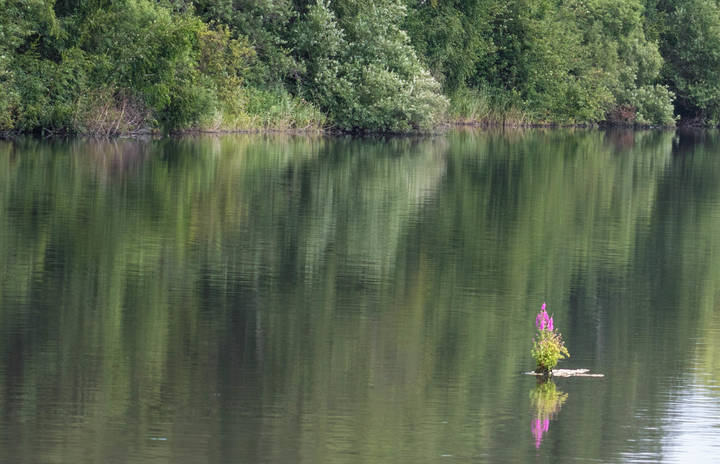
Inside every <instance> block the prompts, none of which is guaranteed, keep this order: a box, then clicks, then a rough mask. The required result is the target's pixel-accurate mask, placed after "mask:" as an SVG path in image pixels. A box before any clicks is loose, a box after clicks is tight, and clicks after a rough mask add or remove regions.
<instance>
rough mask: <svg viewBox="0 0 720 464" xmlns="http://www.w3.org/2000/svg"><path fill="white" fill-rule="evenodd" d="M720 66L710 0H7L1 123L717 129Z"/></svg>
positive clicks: (717, 21) (716, 13) (714, 5)
mask: <svg viewBox="0 0 720 464" xmlns="http://www.w3.org/2000/svg"><path fill="white" fill-rule="evenodd" d="M718 72H720V8H718V2H717V0H687V1H683V2H680V1H678V0H537V1H535V0H534V1H530V0H502V1H501V0H468V1H458V0H449V1H443V2H440V1H437V0H372V1H364V2H363V1H359V0H331V1H330V0H264V1H258V0H219V1H210V0H118V1H112V2H110V1H106V0H0V85H1V86H2V89H3V91H2V93H1V94H0V131H7V130H19V131H41V130H42V131H46V130H50V131H64V132H93V131H94V129H93V128H92V127H91V126H93V125H94V126H95V130H97V131H99V132H103V131H105V129H107V128H112V127H116V128H117V129H115V132H122V131H124V130H125V131H130V130H132V128H135V129H136V130H137V129H142V128H144V129H154V128H163V129H165V130H177V129H183V128H188V127H210V126H212V127H216V126H217V125H218V124H220V125H224V126H229V127H237V126H239V125H243V124H252V123H250V122H249V121H256V122H257V121H265V120H267V118H266V116H267V113H253V111H265V110H260V108H266V109H267V105H266V104H264V103H262V104H258V102H263V101H264V102H271V101H272V102H286V103H288V104H280V105H279V106H278V105H275V104H273V107H274V108H281V107H282V108H284V109H282V110H281V111H286V112H287V114H284V115H280V114H279V113H277V112H276V113H274V114H275V115H276V116H279V118H275V117H273V119H274V120H276V121H280V120H284V121H287V122H288V124H289V126H295V127H297V126H300V125H302V124H303V122H300V121H306V120H307V119H308V115H316V114H318V111H321V112H322V113H324V114H325V115H326V116H327V118H326V119H325V118H324V117H316V116H311V117H310V119H312V120H314V121H320V120H324V121H326V124H328V125H330V126H333V127H336V128H340V129H343V130H349V131H392V132H395V131H410V130H428V129H429V128H431V127H433V126H435V125H436V124H437V123H438V122H441V121H443V119H444V118H445V117H446V114H450V115H451V117H453V118H458V119H464V120H474V119H477V118H480V119H482V120H484V121H488V122H493V121H496V122H501V121H502V122H505V121H506V120H514V121H520V122H535V123H598V122H602V121H608V122H611V123H622V124H644V125H673V124H674V123H675V121H676V119H677V117H676V114H677V115H679V116H682V117H683V118H684V119H685V120H694V121H700V122H713V123H716V122H718V121H720V85H719V84H718V83H717V79H715V76H716V75H717V74H718ZM443 94H444V95H445V96H443ZM90 95H92V96H97V98H90V97H89V96H90ZM446 96H447V97H450V98H449V99H448V98H446ZM256 97H258V98H259V100H258V99H257V98H256ZM448 100H450V101H451V102H452V105H451V106H452V108H451V109H450V111H449V112H446V109H447V107H448ZM289 102H291V103H289ZM218 121H221V123H219V122H218ZM99 128H105V129H102V130H101V129H99ZM120 128H124V129H120ZM106 132H107V131H106ZM110 132H113V130H110Z"/></svg>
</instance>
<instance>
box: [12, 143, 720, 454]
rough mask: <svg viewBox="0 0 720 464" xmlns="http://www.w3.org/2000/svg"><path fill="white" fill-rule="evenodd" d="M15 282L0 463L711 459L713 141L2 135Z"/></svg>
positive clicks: (719, 229) (716, 193) (716, 335)
mask: <svg viewBox="0 0 720 464" xmlns="http://www.w3.org/2000/svg"><path fill="white" fill-rule="evenodd" d="M0 263H2V267H1V268H0V461H2V462H15V463H98V462H103V463H198V462H209V463H294V462H298V463H323V462H327V463H361V462H362V463H376V462H387V463H397V462H403V463H405V462H407V463H423V462H428V463H437V462H439V463H443V462H447V463H453V462H463V463H465V462H480V463H483V462H576V461H589V462H659V461H662V462H713V461H714V460H715V458H716V457H717V456H718V455H720V136H718V134H715V133H672V132H637V133H633V132H610V133H608V132H590V131H575V132H573V131H525V132H510V133H504V134H503V133H492V132H490V133H487V132H457V133H452V134H449V135H447V136H444V137H437V138H430V139H390V140H377V139H369V140H368V139H364V140H358V139H350V138H321V137H286V136H272V137H266V136H227V137H218V138H211V137H208V138H197V139H183V140H154V141H137V140H115V141H110V142H99V141H80V140H76V141H66V142H40V141H34V140H21V141H16V142H14V143H10V142H0ZM543 301H547V302H548V305H549V308H550V311H551V312H552V313H554V314H555V324H556V326H557V327H559V328H560V330H561V331H562V332H563V334H564V335H565V338H566V341H567V345H568V348H569V349H570V352H571V354H572V358H570V359H569V360H566V361H563V362H562V363H561V366H560V367H564V368H589V369H591V370H592V371H593V372H598V373H603V374H605V377H604V378H556V379H555V381H554V383H547V384H541V385H538V384H537V382H536V379H535V378H534V377H531V376H528V375H524V374H523V372H526V371H528V370H531V369H532V368H533V364H532V360H531V358H530V355H529V350H530V346H531V339H532V336H533V333H534V324H533V322H534V315H535V313H536V312H537V310H538V309H539V307H540V304H541V303H542V302H543Z"/></svg>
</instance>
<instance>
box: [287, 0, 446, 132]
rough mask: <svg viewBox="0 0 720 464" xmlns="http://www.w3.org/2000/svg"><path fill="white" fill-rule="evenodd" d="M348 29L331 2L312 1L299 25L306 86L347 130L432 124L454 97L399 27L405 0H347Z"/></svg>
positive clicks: (402, 128)
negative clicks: (442, 89)
mask: <svg viewBox="0 0 720 464" xmlns="http://www.w3.org/2000/svg"><path fill="white" fill-rule="evenodd" d="M345 6H346V8H348V9H351V10H352V11H353V13H352V15H351V16H350V17H347V18H345V21H344V22H343V24H344V25H345V27H344V28H342V27H341V26H340V25H339V23H338V21H337V19H336V16H335V14H334V12H333V11H332V10H331V9H330V7H329V4H327V3H325V2H324V1H323V0H318V1H317V2H316V3H314V4H312V5H311V6H310V7H309V8H308V11H307V14H306V15H305V17H304V18H303V21H302V22H301V23H300V25H299V27H298V29H297V43H296V50H297V53H298V57H299V59H300V60H301V62H302V63H303V64H304V67H305V69H306V75H305V78H304V80H303V81H302V87H303V90H304V92H305V93H306V94H307V95H308V97H309V99H310V100H311V101H313V102H315V103H317V104H318V105H319V106H320V107H321V108H322V109H323V110H325V111H327V112H328V114H329V116H330V123H331V124H333V125H334V126H336V127H338V128H340V129H345V130H358V131H391V132H404V131H409V130H428V129H430V128H431V127H432V126H433V125H434V124H435V123H437V122H438V121H439V120H440V118H441V117H442V116H443V113H444V111H445V109H446V107H447V99H446V98H445V97H443V96H442V94H441V93H440V84H439V83H438V82H437V81H436V80H435V79H433V78H432V76H430V74H429V73H428V71H427V70H425V69H424V68H423V67H422V66H421V64H420V61H419V60H418V58H417V56H416V55H415V52H414V51H413V49H412V47H411V46H410V45H409V41H408V37H407V34H406V33H405V32H404V31H403V30H401V29H400V28H399V23H400V21H401V20H402V18H403V17H404V14H405V8H404V7H403V5H401V4H400V3H398V2H396V1H392V0H376V1H373V2H370V3H365V2H347V3H346V4H345Z"/></svg>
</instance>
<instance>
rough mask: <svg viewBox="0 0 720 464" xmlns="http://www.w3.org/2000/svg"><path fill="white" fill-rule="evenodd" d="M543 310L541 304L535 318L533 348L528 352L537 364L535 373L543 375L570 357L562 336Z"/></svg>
mask: <svg viewBox="0 0 720 464" xmlns="http://www.w3.org/2000/svg"><path fill="white" fill-rule="evenodd" d="M545 308H546V304H545V303H543V304H542V309H541V310H540V313H538V315H537V317H536V318H535V326H536V327H537V329H538V334H537V336H536V337H535V339H533V347H532V350H531V351H530V353H531V354H532V357H533V359H535V363H536V364H537V367H536V369H535V372H538V373H543V374H547V373H549V372H551V371H552V370H553V369H554V368H555V366H557V363H558V361H559V360H561V359H564V358H569V357H570V353H569V352H568V350H567V348H566V347H565V343H564V342H563V339H562V335H560V332H559V331H557V330H555V327H554V326H553V318H552V316H548V313H547V311H546V309H545Z"/></svg>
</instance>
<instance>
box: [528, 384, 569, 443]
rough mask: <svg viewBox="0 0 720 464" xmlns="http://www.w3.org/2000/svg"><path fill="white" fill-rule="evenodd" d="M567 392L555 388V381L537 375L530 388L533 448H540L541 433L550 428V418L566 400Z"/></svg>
mask: <svg viewBox="0 0 720 464" xmlns="http://www.w3.org/2000/svg"><path fill="white" fill-rule="evenodd" d="M567 396H568V395H567V393H563V392H561V391H560V390H558V389H557V386H556V385H555V382H553V381H552V380H550V379H548V378H545V377H538V383H537V385H536V386H535V388H534V389H532V390H530V404H531V405H532V409H533V416H534V417H533V420H532V422H531V424H530V427H531V430H532V434H533V437H534V438H535V448H540V444H541V443H542V438H543V434H544V433H546V432H547V431H548V429H549V428H550V419H551V418H554V417H555V416H556V415H557V413H558V412H560V408H561V407H562V405H563V404H564V403H565V401H566V400H567Z"/></svg>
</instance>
